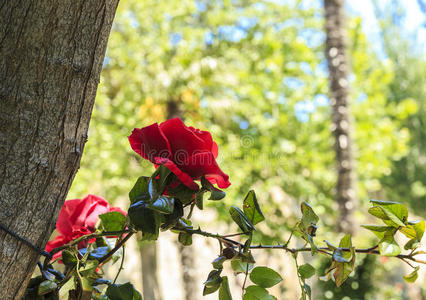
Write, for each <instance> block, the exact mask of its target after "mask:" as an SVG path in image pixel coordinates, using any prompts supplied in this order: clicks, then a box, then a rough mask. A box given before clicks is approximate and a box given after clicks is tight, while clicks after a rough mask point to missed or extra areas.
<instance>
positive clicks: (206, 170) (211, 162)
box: [180, 152, 231, 188]
mask: <svg viewBox="0 0 426 300" xmlns="http://www.w3.org/2000/svg"><path fill="white" fill-rule="evenodd" d="M180 167H181V169H182V171H183V172H185V173H187V174H188V175H189V176H191V177H192V178H194V179H200V178H201V177H202V176H206V179H208V180H209V181H211V182H212V183H217V185H218V187H220V188H227V187H228V186H230V185H231V183H230V182H229V176H228V175H227V174H225V173H224V172H223V171H222V170H221V169H220V168H219V166H218V165H217V163H216V159H215V157H214V155H213V153H212V152H202V153H196V154H194V155H193V156H191V157H190V158H189V159H188V160H187V161H185V163H184V164H183V165H181V166H180Z"/></svg>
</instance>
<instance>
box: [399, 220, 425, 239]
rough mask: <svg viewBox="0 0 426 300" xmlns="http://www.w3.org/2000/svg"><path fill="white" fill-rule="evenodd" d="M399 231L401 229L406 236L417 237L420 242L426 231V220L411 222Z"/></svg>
mask: <svg viewBox="0 0 426 300" xmlns="http://www.w3.org/2000/svg"><path fill="white" fill-rule="evenodd" d="M399 231H401V232H402V233H403V234H404V235H405V236H406V237H408V238H410V239H416V240H417V241H418V242H420V241H421V240H422V238H423V235H424V232H425V221H423V220H418V221H416V222H409V224H408V225H407V226H406V227H403V228H400V229H399Z"/></svg>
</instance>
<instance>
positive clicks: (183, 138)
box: [160, 118, 212, 165]
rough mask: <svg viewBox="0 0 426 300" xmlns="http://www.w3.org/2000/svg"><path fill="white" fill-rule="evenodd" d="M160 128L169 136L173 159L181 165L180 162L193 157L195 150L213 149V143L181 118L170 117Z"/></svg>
mask: <svg viewBox="0 0 426 300" xmlns="http://www.w3.org/2000/svg"><path fill="white" fill-rule="evenodd" d="M160 129H161V131H162V132H163V133H164V135H165V136H166V137H167V140H168V141H169V143H170V149H171V150H172V154H173V157H172V160H173V161H174V162H175V163H177V165H179V163H180V162H183V161H184V160H186V159H188V158H189V157H191V156H192V155H193V154H194V153H195V152H199V151H203V150H208V151H210V150H211V147H212V146H211V145H206V142H205V141H204V140H203V139H202V138H200V137H199V136H198V135H197V134H195V133H194V131H193V130H191V129H190V128H189V127H187V126H186V125H185V124H184V123H183V122H182V120H181V119H179V118H174V119H169V120H167V121H165V122H163V123H161V124H160Z"/></svg>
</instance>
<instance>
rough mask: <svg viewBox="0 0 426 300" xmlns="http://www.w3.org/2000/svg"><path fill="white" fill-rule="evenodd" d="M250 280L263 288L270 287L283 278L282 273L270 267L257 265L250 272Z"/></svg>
mask: <svg viewBox="0 0 426 300" xmlns="http://www.w3.org/2000/svg"><path fill="white" fill-rule="evenodd" d="M250 280H251V281H253V282H254V283H255V284H257V285H259V286H261V287H263V288H269V287H271V286H274V285H276V284H278V283H279V282H280V281H282V280H283V279H282V277H281V275H280V274H278V273H277V272H275V271H274V270H272V269H270V268H268V267H256V268H254V269H253V271H251V273H250Z"/></svg>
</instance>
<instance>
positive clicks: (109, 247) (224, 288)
mask: <svg viewBox="0 0 426 300" xmlns="http://www.w3.org/2000/svg"><path fill="white" fill-rule="evenodd" d="M128 139H129V142H130V146H131V147H132V149H133V150H134V151H135V152H136V153H137V154H139V155H140V156H142V157H143V158H144V159H147V160H149V161H151V162H152V163H153V164H154V165H155V168H156V169H155V172H154V173H153V174H152V175H151V176H140V177H139V178H138V179H137V180H136V183H135V185H134V187H133V188H132V189H131V190H130V192H129V200H130V205H129V209H128V211H127V213H125V212H124V211H122V210H121V209H120V208H117V207H111V206H110V205H109V203H108V202H107V201H106V200H104V199H102V198H101V197H98V196H95V195H88V196H86V197H85V198H83V199H74V200H68V201H66V202H65V204H64V206H63V207H62V209H61V211H60V214H59V218H58V221H57V224H56V229H57V231H58V233H59V235H57V236H56V237H55V238H54V239H53V240H52V241H50V242H48V243H47V245H46V248H45V250H46V251H47V252H49V253H48V254H45V256H46V258H45V260H44V263H41V262H39V264H38V265H39V269H40V270H39V271H40V274H41V275H36V276H34V277H33V278H32V279H31V281H30V284H29V285H28V288H27V293H26V299H59V298H60V297H69V299H90V298H91V299H102V300H105V299H110V300H138V299H142V295H141V293H140V292H139V291H137V290H135V289H134V287H133V285H132V284H131V283H124V284H117V283H116V280H117V278H118V275H119V272H120V271H121V269H122V264H123V261H124V253H125V251H124V245H125V243H126V242H127V241H128V240H129V239H130V238H131V237H132V236H133V235H134V234H135V233H137V232H141V233H142V235H141V236H142V240H144V241H155V240H156V239H157V238H158V236H159V233H160V230H162V231H166V230H170V231H172V232H174V233H176V234H177V235H178V240H179V242H180V243H181V244H183V245H185V246H188V245H191V243H192V236H193V235H194V234H195V235H200V236H204V237H206V238H212V239H216V240H217V241H218V242H219V244H220V251H219V253H218V256H217V257H216V258H214V259H213V261H212V262H211V265H212V271H211V272H210V273H209V274H206V281H205V283H204V289H203V295H207V294H211V293H215V292H217V291H218V297H219V299H220V300H229V299H232V298H233V296H232V295H231V292H230V289H229V283H228V277H227V276H226V275H224V274H223V272H224V271H223V265H224V264H225V263H230V265H231V267H232V269H233V271H234V274H239V273H243V274H244V276H245V280H244V284H243V287H242V293H243V300H252V299H262V300H263V299H265V300H271V299H272V300H273V299H277V298H276V297H274V296H273V295H271V294H270V293H269V291H268V288H270V287H272V286H274V285H276V284H278V283H279V282H281V281H282V280H283V278H282V277H281V275H280V274H279V273H277V272H276V271H274V270H272V269H271V268H269V267H267V266H256V260H255V257H254V256H253V255H252V250H253V249H279V250H281V251H282V252H286V253H288V254H290V255H291V256H292V257H293V258H294V260H295V263H296V265H297V266H298V268H297V272H296V273H297V274H296V275H297V276H298V278H299V283H300V289H301V298H302V299H310V298H311V288H310V286H309V285H308V283H307V282H306V279H308V278H310V277H312V276H314V274H315V273H316V270H315V268H314V267H313V266H312V265H310V264H309V263H305V264H302V265H299V259H298V253H300V252H310V253H311V255H312V256H317V255H325V256H327V257H329V259H330V267H329V269H328V270H327V274H328V276H329V278H330V280H334V282H335V284H336V285H337V286H340V285H341V284H342V283H343V282H344V281H345V280H346V279H347V278H348V276H349V275H350V274H351V273H352V272H353V271H354V265H355V260H356V257H357V255H360V254H362V255H381V256H383V257H395V258H398V259H400V260H401V261H403V262H405V263H407V264H408V265H409V266H411V267H412V268H413V270H412V272H411V273H410V274H407V275H405V276H404V279H405V281H407V282H414V281H415V280H416V279H417V276H418V275H417V272H418V270H419V268H420V265H421V264H426V261H424V260H421V259H420V258H419V255H422V254H426V252H425V251H424V250H421V244H420V243H421V240H422V237H423V234H424V231H425V222H424V221H423V220H410V218H409V216H408V211H407V208H406V207H405V206H404V205H403V204H401V203H397V202H390V201H379V200H371V204H372V206H371V208H370V209H369V210H368V212H369V213H370V214H371V215H372V216H374V217H376V218H377V220H378V221H380V222H382V223H383V224H381V225H377V224H374V225H362V226H363V227H364V228H365V229H367V230H370V231H371V232H373V233H374V234H375V235H376V236H377V242H376V243H375V244H374V245H372V246H371V247H369V248H366V249H360V248H357V247H355V246H354V245H353V244H352V238H351V236H350V235H345V236H344V237H343V238H342V239H341V240H340V241H339V243H338V244H334V243H332V242H330V241H323V242H322V243H323V244H322V246H321V245H320V244H319V243H320V242H318V241H317V240H316V232H317V231H318V230H321V229H320V228H318V221H319V217H318V216H317V214H316V213H315V212H314V209H313V208H312V207H311V206H310V205H309V204H308V203H306V202H303V203H301V206H300V210H301V214H300V217H299V220H298V221H297V222H296V223H295V224H294V226H293V229H292V231H291V232H290V233H289V237H288V238H287V240H286V241H285V242H282V243H278V244H276V245H264V244H258V245H256V244H253V238H252V235H253V232H254V231H255V230H257V229H256V227H255V225H257V224H258V223H260V222H263V221H264V220H265V218H266V217H267V216H265V215H264V214H263V212H262V210H261V205H260V203H259V201H258V199H257V197H256V194H255V192H254V191H253V190H251V191H249V192H248V193H247V194H246V196H245V197H244V198H243V199H244V200H243V201H242V203H241V204H242V205H241V204H240V205H235V206H231V207H230V208H229V215H230V218H231V219H232V221H233V222H235V223H236V224H237V225H238V227H239V229H240V231H239V232H237V233H231V234H223V235H221V234H216V233H215V234H213V233H210V232H207V231H203V230H202V229H201V228H200V227H199V226H198V225H197V226H195V225H193V224H192V222H191V220H190V219H191V215H192V211H193V210H194V209H195V208H197V209H199V210H203V206H204V204H203V203H204V200H205V199H207V200H213V201H217V200H221V199H223V198H224V197H225V192H224V191H223V190H221V189H224V188H227V187H229V186H230V184H231V183H230V181H229V177H228V175H227V174H225V173H224V172H223V171H222V170H221V169H220V167H219V166H218V164H217V162H216V158H217V156H218V146H217V144H216V143H215V142H214V141H213V139H212V136H211V134H210V133H209V132H207V131H202V130H199V129H195V128H193V127H188V126H186V125H185V124H184V123H183V122H182V121H181V120H180V119H178V118H175V119H170V120H168V121H165V122H163V123H161V124H159V125H158V124H157V123H155V124H152V125H149V126H146V127H143V128H135V129H134V130H133V132H132V133H131V135H130V136H129V137H128ZM206 195H207V196H208V198H207V197H206ZM397 234H398V235H402V236H404V237H405V238H406V240H407V241H406V243H405V245H404V246H403V247H401V246H400V245H399V244H398V243H397V241H396V240H395V236H396V235H397ZM292 238H297V239H300V240H302V241H303V242H304V244H305V245H308V247H306V246H303V247H301V248H292V247H290V242H291V240H292ZM403 250H405V251H406V252H407V253H403ZM117 260H121V266H120V268H119V271H118V274H117V275H116V276H115V278H114V279H113V281H110V280H108V279H104V278H103V276H104V274H105V273H104V272H103V267H104V266H105V265H106V264H107V263H114V262H116V261H117ZM62 264H63V265H64V268H60V267H59V268H58V267H57V266H61V265H62ZM59 270H61V271H59ZM249 282H250V285H249ZM246 283H247V285H246ZM234 297H235V295H234ZM238 297H239V296H237V298H238Z"/></svg>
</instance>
